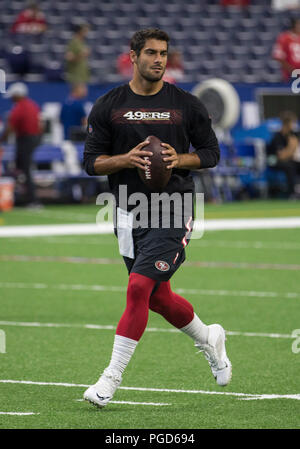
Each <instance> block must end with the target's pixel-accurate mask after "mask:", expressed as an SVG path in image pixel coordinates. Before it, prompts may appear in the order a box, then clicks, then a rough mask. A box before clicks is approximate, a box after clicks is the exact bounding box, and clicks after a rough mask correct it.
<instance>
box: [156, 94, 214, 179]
mask: <svg viewBox="0 0 300 449" xmlns="http://www.w3.org/2000/svg"><path fill="white" fill-rule="evenodd" d="M190 100H191V103H190V116H189V121H188V123H189V137H190V141H191V144H192V146H193V147H194V151H193V152H191V153H177V152H176V150H175V149H174V148H173V147H172V146H171V145H169V144H167V143H162V144H161V145H162V146H163V147H164V149H163V150H162V154H163V155H165V157H164V160H165V161H167V162H170V165H168V166H167V168H169V169H171V168H181V169H186V170H197V169H201V168H211V167H215V166H216V165H217V164H218V162H219V160H220V148H219V144H218V140H217V138H216V135H215V132H214V130H213V129H212V126H211V119H210V117H209V115H208V113H207V110H206V108H205V107H204V105H203V104H202V103H201V102H200V101H199V100H198V99H197V98H196V97H194V96H190Z"/></svg>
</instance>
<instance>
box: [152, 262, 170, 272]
mask: <svg viewBox="0 0 300 449" xmlns="http://www.w3.org/2000/svg"><path fill="white" fill-rule="evenodd" d="M155 268H157V269H158V270H159V271H168V270H169V269H170V265H169V264H168V262H165V261H164V260H157V261H156V262H155Z"/></svg>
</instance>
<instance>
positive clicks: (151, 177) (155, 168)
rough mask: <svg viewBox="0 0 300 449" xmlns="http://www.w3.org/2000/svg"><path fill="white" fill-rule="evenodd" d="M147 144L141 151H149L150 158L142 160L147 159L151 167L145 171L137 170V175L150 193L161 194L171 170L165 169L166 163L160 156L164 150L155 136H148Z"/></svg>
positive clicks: (146, 157) (145, 157)
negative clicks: (150, 153)
mask: <svg viewBox="0 0 300 449" xmlns="http://www.w3.org/2000/svg"><path fill="white" fill-rule="evenodd" d="M145 140H149V142H150V143H149V144H148V145H146V146H144V147H143V150H146V151H151V152H152V153H153V155H152V156H143V158H144V159H149V161H150V162H151V165H149V166H148V167H147V170H142V169H141V168H138V173H139V176H140V178H141V180H142V181H143V183H144V184H145V185H146V186H147V187H148V189H149V190H151V192H161V191H163V189H164V188H165V187H166V185H167V184H168V182H169V180H170V177H171V174H172V170H171V169H167V165H168V164H169V163H168V162H165V161H164V160H163V157H165V155H163V154H161V152H162V150H163V149H164V148H163V147H162V146H161V145H160V144H161V141H160V140H159V139H158V138H157V137H155V136H148V137H147V139H145Z"/></svg>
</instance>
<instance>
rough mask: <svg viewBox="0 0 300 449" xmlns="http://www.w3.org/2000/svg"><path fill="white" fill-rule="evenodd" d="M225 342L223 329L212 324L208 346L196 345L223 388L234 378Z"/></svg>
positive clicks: (209, 328)
mask: <svg viewBox="0 0 300 449" xmlns="http://www.w3.org/2000/svg"><path fill="white" fill-rule="evenodd" d="M225 340H226V337H225V331H224V329H223V327H222V326H220V325H219V324H211V325H210V326H208V342H207V344H200V343H195V346H196V347H197V348H199V349H200V352H203V353H204V357H205V358H206V360H207V361H208V363H209V365H210V368H211V371H212V373H213V376H214V378H215V379H216V382H217V384H218V385H221V386H222V387H225V385H227V384H229V382H230V381H231V376H232V366H231V362H230V360H229V358H228V357H227V355H226V349H225Z"/></svg>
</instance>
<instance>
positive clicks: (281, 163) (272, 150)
mask: <svg viewBox="0 0 300 449" xmlns="http://www.w3.org/2000/svg"><path fill="white" fill-rule="evenodd" d="M280 118H281V121H282V126H281V129H280V131H278V132H277V133H275V135H274V136H273V138H272V140H271V142H270V143H269V144H268V145H267V165H268V166H269V168H271V169H272V170H277V171H282V172H284V173H285V175H286V181H287V195H288V198H290V199H295V198H297V192H296V191H295V187H296V185H297V178H298V177H299V176H300V154H299V150H300V147H299V134H297V133H296V132H295V129H296V127H297V116H296V115H295V114H294V113H293V112H290V111H285V112H283V113H282V114H281V117H280Z"/></svg>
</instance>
